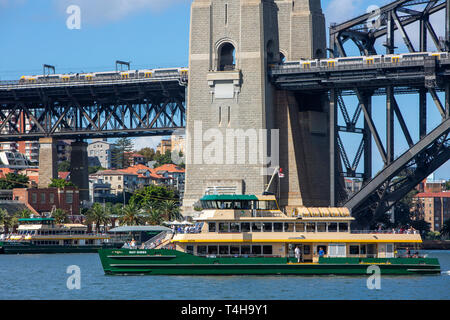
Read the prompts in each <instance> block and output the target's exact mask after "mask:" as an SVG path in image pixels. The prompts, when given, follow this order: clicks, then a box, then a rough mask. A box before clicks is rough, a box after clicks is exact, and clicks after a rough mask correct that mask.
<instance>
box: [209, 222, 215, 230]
mask: <svg viewBox="0 0 450 320" xmlns="http://www.w3.org/2000/svg"><path fill="white" fill-rule="evenodd" d="M208 230H209V232H216V223H215V222H209V223H208Z"/></svg>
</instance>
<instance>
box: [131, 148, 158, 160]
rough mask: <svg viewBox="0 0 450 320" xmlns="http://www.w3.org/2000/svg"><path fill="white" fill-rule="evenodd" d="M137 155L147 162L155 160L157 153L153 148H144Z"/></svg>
mask: <svg viewBox="0 0 450 320" xmlns="http://www.w3.org/2000/svg"><path fill="white" fill-rule="evenodd" d="M136 153H138V154H140V155H142V156H143V157H144V159H145V162H149V161H152V160H153V159H154V158H155V155H156V152H155V149H153V148H142V149H141V150H139V151H137V152H136Z"/></svg>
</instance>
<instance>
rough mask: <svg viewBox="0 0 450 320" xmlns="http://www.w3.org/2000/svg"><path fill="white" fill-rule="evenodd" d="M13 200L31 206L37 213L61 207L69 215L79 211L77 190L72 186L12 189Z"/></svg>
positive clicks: (76, 213)
mask: <svg viewBox="0 0 450 320" xmlns="http://www.w3.org/2000/svg"><path fill="white" fill-rule="evenodd" d="M13 200H15V201H19V202H22V203H24V204H25V205H27V206H30V207H32V208H33V209H34V210H35V211H36V212H38V213H39V214H48V213H50V212H52V210H54V209H63V210H64V211H66V212H67V213H68V214H69V215H78V214H79V212H80V197H79V190H77V189H76V188H73V187H67V188H65V189H58V188H21V189H13Z"/></svg>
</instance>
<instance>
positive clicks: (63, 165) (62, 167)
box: [58, 160, 70, 172]
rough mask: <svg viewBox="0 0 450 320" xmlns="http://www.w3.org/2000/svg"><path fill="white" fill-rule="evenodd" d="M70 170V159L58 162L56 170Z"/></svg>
mask: <svg viewBox="0 0 450 320" xmlns="http://www.w3.org/2000/svg"><path fill="white" fill-rule="evenodd" d="M67 171H70V161H67V160H66V161H61V162H60V163H59V164H58V172H67Z"/></svg>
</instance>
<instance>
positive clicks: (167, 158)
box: [154, 150, 173, 168]
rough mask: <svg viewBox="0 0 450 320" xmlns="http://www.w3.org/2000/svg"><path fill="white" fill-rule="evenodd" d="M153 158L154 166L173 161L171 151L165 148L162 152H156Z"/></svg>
mask: <svg viewBox="0 0 450 320" xmlns="http://www.w3.org/2000/svg"><path fill="white" fill-rule="evenodd" d="M154 160H155V161H156V164H155V168H156V167H159V166H162V165H163V164H169V163H173V162H172V152H170V151H169V150H167V151H166V153H164V154H160V153H159V152H157V153H156V156H155V158H154Z"/></svg>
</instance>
